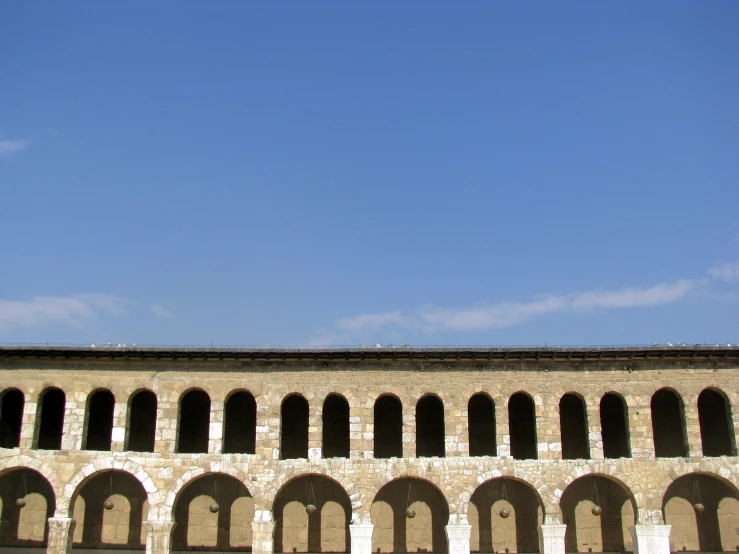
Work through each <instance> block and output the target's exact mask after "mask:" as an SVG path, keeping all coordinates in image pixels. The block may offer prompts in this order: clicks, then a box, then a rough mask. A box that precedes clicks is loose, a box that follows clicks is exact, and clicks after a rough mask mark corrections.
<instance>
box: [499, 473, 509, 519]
mask: <svg viewBox="0 0 739 554" xmlns="http://www.w3.org/2000/svg"><path fill="white" fill-rule="evenodd" d="M503 498H505V503H506V505H505V506H503V507H502V508H501V509H500V511H499V512H498V514H499V515H500V517H502V518H503V519H507V518H508V517H510V515H511V510H510V508H509V507H508V506H510V505H511V503H510V502H509V501H508V491H506V488H505V479H504V480H503Z"/></svg>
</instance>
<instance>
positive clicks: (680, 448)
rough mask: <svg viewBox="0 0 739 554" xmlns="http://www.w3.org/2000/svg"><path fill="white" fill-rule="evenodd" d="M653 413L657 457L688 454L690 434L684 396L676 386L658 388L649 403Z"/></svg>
mask: <svg viewBox="0 0 739 554" xmlns="http://www.w3.org/2000/svg"><path fill="white" fill-rule="evenodd" d="M649 408H650V413H651V415H652V438H653V441H654V455H655V456H656V457H657V458H685V457H687V456H688V434H687V429H686V420H685V403H684V401H683V397H682V396H681V395H680V393H678V392H677V391H676V390H675V389H674V388H671V387H662V388H660V389H659V390H657V391H656V392H655V393H654V394H653V395H652V398H651V400H650V403H649Z"/></svg>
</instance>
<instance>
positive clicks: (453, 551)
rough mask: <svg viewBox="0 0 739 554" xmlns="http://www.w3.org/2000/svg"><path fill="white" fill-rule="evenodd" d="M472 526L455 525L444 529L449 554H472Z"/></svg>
mask: <svg viewBox="0 0 739 554" xmlns="http://www.w3.org/2000/svg"><path fill="white" fill-rule="evenodd" d="M471 530H472V525H467V524H464V523H462V524H454V525H447V526H446V527H444V532H445V533H446V540H447V543H448V544H449V554H470V532H471Z"/></svg>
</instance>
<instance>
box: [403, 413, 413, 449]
mask: <svg viewBox="0 0 739 554" xmlns="http://www.w3.org/2000/svg"><path fill="white" fill-rule="evenodd" d="M403 457H405V458H415V457H416V405H415V404H411V403H403Z"/></svg>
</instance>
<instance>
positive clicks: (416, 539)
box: [371, 477, 449, 552]
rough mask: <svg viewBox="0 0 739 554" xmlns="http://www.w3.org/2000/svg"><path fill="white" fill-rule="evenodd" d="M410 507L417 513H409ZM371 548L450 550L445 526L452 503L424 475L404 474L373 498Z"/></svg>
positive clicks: (378, 550) (412, 550) (410, 550)
mask: <svg viewBox="0 0 739 554" xmlns="http://www.w3.org/2000/svg"><path fill="white" fill-rule="evenodd" d="M408 508H411V509H412V510H413V512H412V513H413V514H414V516H413V517H412V518H411V517H408V515H407V513H406V510H407V509H408ZM371 517H372V524H373V525H374V526H375V527H374V531H373V533H372V552H448V546H447V540H446V535H445V531H444V528H445V526H446V524H447V523H448V521H449V505H448V504H447V501H446V498H444V495H443V494H442V492H441V491H440V490H439V489H437V488H436V487H435V486H434V485H432V484H431V483H429V482H428V481H426V480H424V479H416V478H409V477H404V478H400V479H395V480H394V481H390V482H389V483H388V484H386V485H385V486H384V487H382V488H381V489H380V490H379V492H378V493H377V496H375V499H374V500H373V501H372V509H371Z"/></svg>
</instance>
